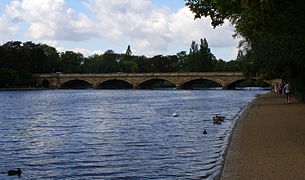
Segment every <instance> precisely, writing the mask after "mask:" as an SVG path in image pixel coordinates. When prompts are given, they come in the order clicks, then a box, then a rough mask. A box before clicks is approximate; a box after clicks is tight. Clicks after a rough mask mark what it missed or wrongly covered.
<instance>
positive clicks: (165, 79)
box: [136, 77, 177, 88]
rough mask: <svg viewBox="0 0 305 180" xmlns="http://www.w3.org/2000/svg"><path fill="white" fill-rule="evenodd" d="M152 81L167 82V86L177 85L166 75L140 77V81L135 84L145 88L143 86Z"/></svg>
mask: <svg viewBox="0 0 305 180" xmlns="http://www.w3.org/2000/svg"><path fill="white" fill-rule="evenodd" d="M153 81H155V82H158V81H159V82H162V81H164V82H168V83H169V84H168V85H169V86H173V87H176V86H177V82H175V81H174V80H172V79H170V78H166V77H149V78H145V79H142V80H141V81H139V82H138V83H137V84H136V87H138V88H145V86H146V85H147V84H149V83H153Z"/></svg>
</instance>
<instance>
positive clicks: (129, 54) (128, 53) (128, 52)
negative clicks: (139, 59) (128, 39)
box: [126, 45, 132, 56]
mask: <svg viewBox="0 0 305 180" xmlns="http://www.w3.org/2000/svg"><path fill="white" fill-rule="evenodd" d="M131 54H132V52H131V50H130V45H128V47H127V50H126V55H128V56H131Z"/></svg>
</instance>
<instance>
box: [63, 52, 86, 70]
mask: <svg viewBox="0 0 305 180" xmlns="http://www.w3.org/2000/svg"><path fill="white" fill-rule="evenodd" d="M84 61H85V60H84V56H83V55H82V54H81V53H75V52H73V51H66V52H63V53H61V55H60V66H61V69H62V72H65V73H81V72H82V68H81V66H82V64H83V63H84Z"/></svg>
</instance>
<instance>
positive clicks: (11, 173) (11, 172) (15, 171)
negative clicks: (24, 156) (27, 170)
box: [7, 168, 22, 176]
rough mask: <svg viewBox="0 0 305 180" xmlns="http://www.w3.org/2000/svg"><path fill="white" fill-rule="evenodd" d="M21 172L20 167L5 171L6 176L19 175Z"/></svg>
mask: <svg viewBox="0 0 305 180" xmlns="http://www.w3.org/2000/svg"><path fill="white" fill-rule="evenodd" d="M21 173H22V171H21V169H20V168H18V169H17V170H9V171H7V175H8V176H15V175H17V176H20V175H21Z"/></svg>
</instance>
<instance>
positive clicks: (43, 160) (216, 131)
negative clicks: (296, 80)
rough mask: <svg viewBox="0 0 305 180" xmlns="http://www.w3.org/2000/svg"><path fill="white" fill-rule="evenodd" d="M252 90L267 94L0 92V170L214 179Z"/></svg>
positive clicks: (28, 175) (26, 175)
mask: <svg viewBox="0 0 305 180" xmlns="http://www.w3.org/2000/svg"><path fill="white" fill-rule="evenodd" d="M257 93H265V92H263V91H207V90H204V91H176V90H167V91H164V90H163V91H162V90H136V91H134V90H99V91H96V90H53V91H25V92H22V91H20V92H13V91H11V92H0V99H1V102H0V124H1V125H0V137H1V139H0V172H5V171H7V170H9V169H14V168H18V167H20V168H22V170H23V174H22V176H21V177H20V179H199V178H208V179H212V178H213V177H215V175H216V174H217V173H218V172H219V170H220V168H221V163H222V160H223V153H224V150H225V148H226V146H227V144H228V138H229V135H230V132H231V130H232V127H233V125H234V123H235V120H236V117H237V116H238V114H239V113H240V111H241V110H242V109H243V107H244V106H245V105H247V103H249V102H250V101H251V100H252V99H253V98H254V96H255V94H257ZM173 113H178V114H179V117H172V114H173ZM217 114H219V115H223V116H226V119H225V121H224V123H223V124H221V125H214V124H213V123H212V116H214V115H217ZM204 130H207V132H208V134H203V131H204ZM6 178H8V177H7V176H6V174H4V173H2V174H0V179H6ZM11 179H14V177H13V178H11Z"/></svg>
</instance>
